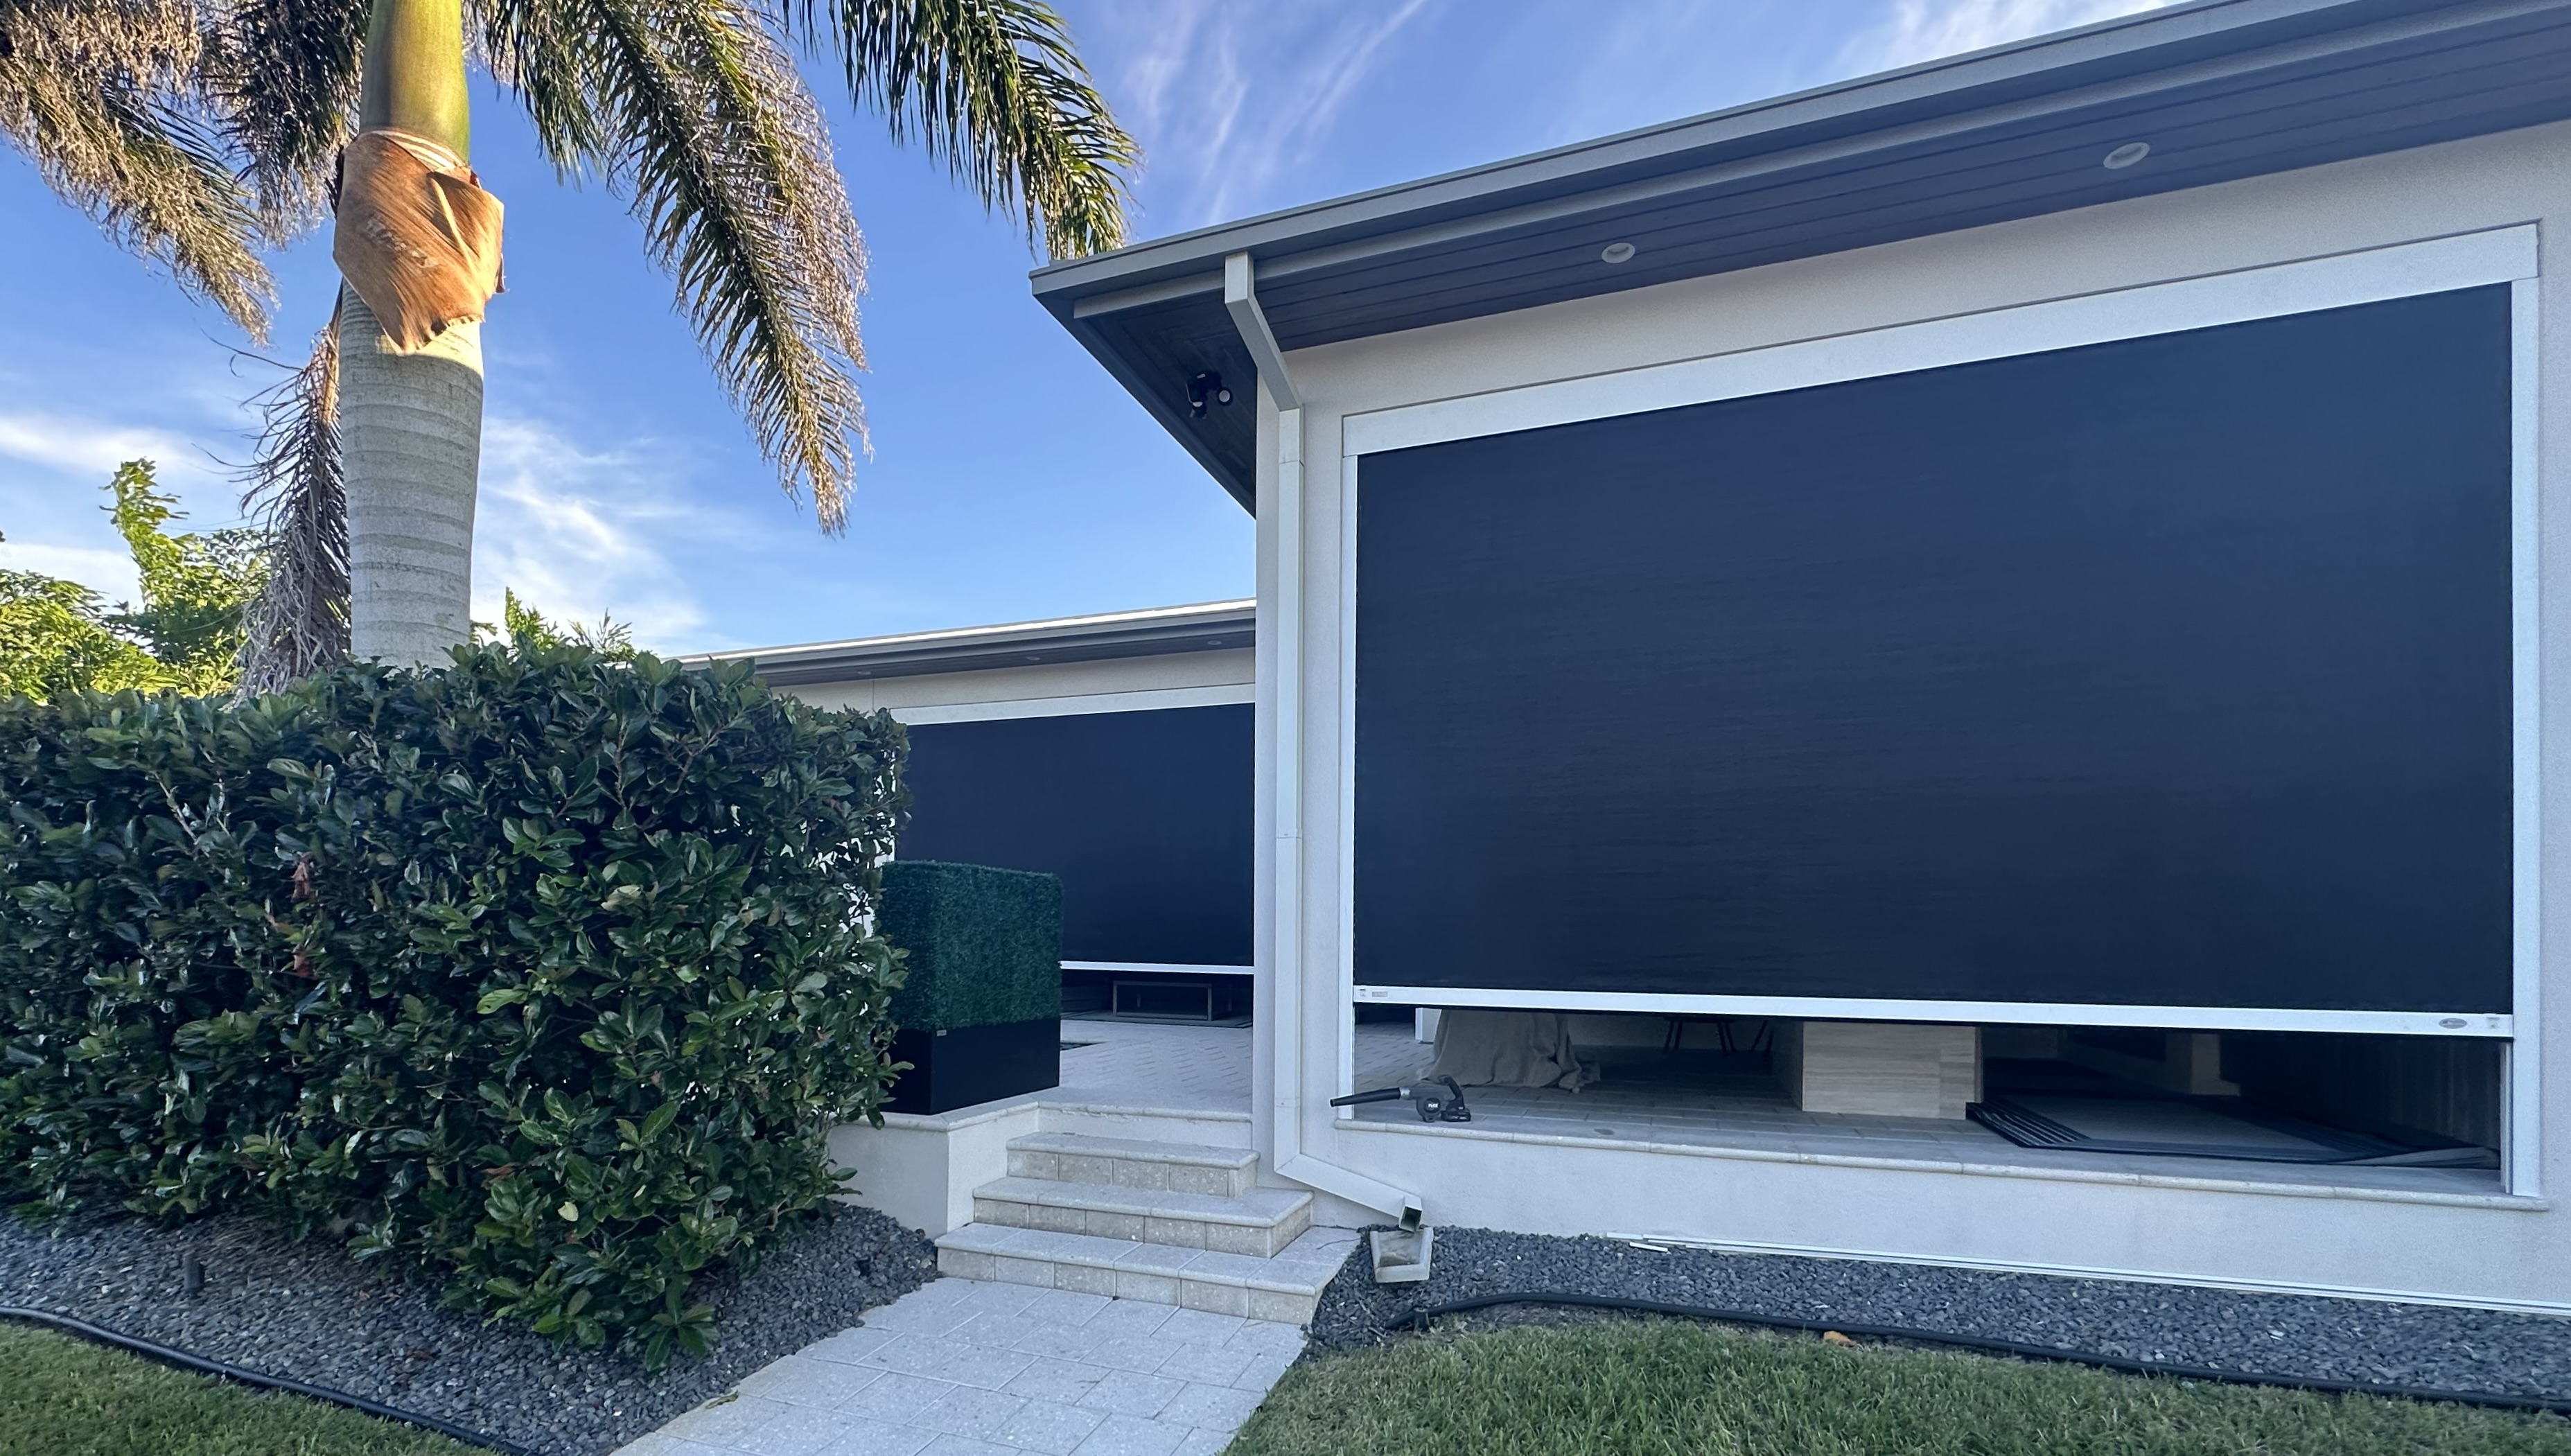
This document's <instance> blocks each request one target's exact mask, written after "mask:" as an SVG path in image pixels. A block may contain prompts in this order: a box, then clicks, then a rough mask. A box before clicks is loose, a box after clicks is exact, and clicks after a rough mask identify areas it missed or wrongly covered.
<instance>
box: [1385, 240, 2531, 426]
mask: <svg viewBox="0 0 2571 1456" xmlns="http://www.w3.org/2000/svg"><path fill="white" fill-rule="evenodd" d="M2535 275H2536V235H2535V228H2534V227H2533V226H2532V225H2526V224H2522V225H2519V226H2517V227H2513V228H2495V229H2491V230H2490V231H2488V232H2483V233H2465V234H2459V235H2457V236H2455V237H2451V238H2434V239H2429V240H2427V241H2426V242H2421V243H2400V244H2396V245H2394V246H2390V247H2377V248H2369V249H2366V250H2364V251H2361V252H2347V253H2338V254H2334V255H2331V256H2327V257H2314V258H2306V259H2304V260H2302V261H2298V262H2287V263H2278V264H2273V265H2269V266H2263V267H2255V268H2247V269H2243V270H2240V271H2237V272H2224V273H2214V274H2211V275H2208V276H2204V277H2194V278H2181V279H2176V280H2172V281H2167V282H2153V283H2144V284H2140V285H2137V286H2134V287H2128V288H2118V289H2114V290H2111V291H2108V292H2101V293H2084V294H2080V295H2077V296H2074V297H2069V298H2055V299H2050V300H2047V301H2044V302H2036V303H2012V304H2009V305H2006V306H2004V307H1998V308H1992V309H1989V310H1986V311H1983V312H1977V313H1962V314H1956V315H1953V316H1951V317H1946V318H1931V319H1926V320H1923V321H1920V322H1917V323H1899V324H1893V325H1890V326H1887V327H1883V328H1871V329H1865V330H1861V331H1859V332H1855V333H1843V334H1832V335H1829V336H1826V337H1822V338H1812V339H1804V340H1800V341H1799V342H1793V343H1782V344H1772V345H1765V346H1760V347H1754V348H1749V349H1743V350H1741V351H1739V352H1735V353H1725V354H1715V355H1712V356H1709V357H1706V358H1698V359H1682V360H1679V361H1676V362H1674V363H1667V364H1653V365H1647V366H1645V367H1642V368H1636V369H1621V370H1617V371H1615V372H1612V373H1605V374H1591V375H1587V376H1584V377H1581V378H1576V379H1558V380H1553V381H1551V382H1547V383H1542V384H1527V385H1520V386H1517V387H1515V388H1508V389H1496V390H1492V391H1490V392H1489V393H1485V394H1469V395H1464V396H1462V397H1459V398H1455V399H1439V400H1431V401H1428V402H1426V403H1422V404H1410V405H1402V406H1399V407H1396V408H1392V409H1381V410H1373V411H1369V412H1367V413H1364V414H1351V415H1349V416H1347V417H1346V419H1345V421H1344V422H1343V423H1342V426H1341V430H1342V433H1341V436H1340V438H1341V442H1342V443H1341V446H1340V449H1341V451H1342V453H1344V454H1346V455H1350V456H1358V455H1371V454H1374V453H1375V452H1377V451H1381V450H1400V449H1406V448H1408V447H1410V446H1414V445H1433V444H1439V443H1442V442H1445V441H1448V440H1461V439H1471V438H1474V437H1477V436H1482V435H1498V434H1508V433H1511V432H1514V431H1518V430H1532V429H1542V428H1545V427H1547V426H1550V425H1561V424H1572V423H1576V422H1578V421H1581V420H1592V419H1605V418H1609V417H1611V416H1615V415H1624V414H1642V413H1645V412H1647V411H1650V410H1657V409H1675V408H1678V407H1680V406H1683V405H1690V404H1705V403H1709V402H1711V401H1713V400H1718V399H1738V398H1741V397H1744V396H1747V395H1753V394H1773V393H1776V392H1778V391H1780V390H1785V389H1808V388H1811V387H1813V386H1816V385H1821V384H1837V383H1842V382H1844V381H1847V380H1850V379H1874V378H1880V377H1882V376H1884V375H1887V374H1907V373H1911V372H1914V371H1916V370H1920V369H1937V368H1945V367H1947V366H1950V365H1954V364H1967V363H1975V362H1979V361H1981V360H1984V359H2000V358H2008V357H2012V356H2014V355H2018V354H2033V353H2044V352H2048V351H2050V350H2053V349H2067V348H2079V347H2081V346H2083V345H2087V344H2096V343H2110V342H2113V341H2115V340H2118V339H2128V338H2142V337H2147V336H2149V335H2152V334H2162V333H2180V332H2184V331H2186V330H2189V329H2196V328H2212V327H2216V326H2219V325H2222V324H2227V323H2242V322H2246V321H2248V320H2250V319H2254V318H2276V317H2281V316H2283V315H2286V314H2290V313H2307V312H2312V311H2314V310H2316V309H2322V308H2343V307H2347V306H2349V305H2351V304H2356V303H2373V302H2379V301H2382V300H2384V299H2387V298H2406V297H2411V296H2413V295H2416V294H2420V293H2438V292H2444V291H2446V290H2448V289H2453V288H2469V287H2476V286H2479V285H2482V284H2488V283H2506V282H2514V281H2516V280H2517V279H2520V278H2531V277H2534V276H2535Z"/></svg>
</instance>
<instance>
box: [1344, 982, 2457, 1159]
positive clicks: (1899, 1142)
mask: <svg viewBox="0 0 2571 1456" xmlns="http://www.w3.org/2000/svg"><path fill="white" fill-rule="evenodd" d="M1355 1053H1356V1054H1355V1058H1354V1061H1355V1069H1354V1070H1355V1073H1356V1079H1355V1080H1356V1085H1357V1086H1358V1087H1361V1088H1371V1087H1390V1086H1397V1085H1399V1084H1401V1083H1405V1082H1410V1081H1414V1080H1416V1079H1418V1078H1420V1077H1423V1076H1425V1075H1427V1072H1428V1067H1429V1064H1430V1063H1432V1062H1434V1061H1435V1060H1436V1057H1437V1052H1436V1049H1435V1048H1434V1047H1430V1046H1426V1045H1423V1044H1422V1043H1420V1042H1418V1041H1416V1040H1414V1039H1413V1037H1412V1035H1411V1030H1410V1028H1409V1027H1408V1026H1406V1025H1401V1024H1396V1023H1386V1022H1361V1023H1359V1024H1358V1025H1357V1028H1356V1048H1355ZM1580 1055H1581V1057H1582V1059H1583V1060H1584V1061H1591V1060H1595V1061H1598V1062H1600V1063H1602V1064H1603V1065H1604V1067H1605V1070H1606V1080H1604V1081H1601V1082H1598V1083H1595V1084H1593V1085H1591V1086H1589V1087H1585V1088H1583V1089H1581V1090H1580V1091H1578V1092H1564V1091H1560V1090H1558V1089H1554V1088H1518V1087H1473V1088H1467V1089H1466V1090H1465V1093H1464V1101H1465V1103H1466V1104H1467V1105H1468V1106H1470V1107H1471V1108H1472V1110H1473V1122H1472V1125H1471V1128H1472V1130H1473V1131H1478V1132H1483V1133H1502V1134H1512V1133H1513V1134H1519V1135H1523V1136H1533V1137H1545V1138H1579V1139H1596V1140H1598V1141H1600V1142H1609V1141H1614V1142H1627V1143H1649V1144H1656V1145H1659V1146H1662V1147H1676V1148H1702V1149H1708V1150H1741V1151H1748V1152H1756V1153H1772V1154H1784V1155H1789V1156H1796V1155H1819V1156H1823V1157H1843V1158H1889V1159H1899V1160H1903V1161H1905V1162H1916V1163H1920V1164H1925V1165H1936V1166H1945V1167H1955V1166H1959V1165H1962V1166H1971V1167H1975V1168H1980V1169H2022V1170H2025V1171H2027V1172H2030V1173H2041V1172H2044V1171H2048V1170H2056V1169H2059V1170H2065V1171H2076V1172H2080V1173H2098V1174H2108V1175H2114V1176H2122V1177H2158V1178H2184V1179H2205V1180H2223V1181H2237V1182H2244V1183H2259V1184H2267V1185H2282V1186H2288V1187H2298V1186H2300V1187H2305V1188H2316V1189H2330V1190H2382V1191H2385V1192H2392V1193H2426V1194H2447V1195H2464V1196H2468V1197H2487V1196H2490V1195H2493V1194H2497V1193H2498V1192H2499V1191H2500V1184H2499V1175H2498V1174H2496V1173H2493V1172H2489V1171H2486V1170H2481V1169H2463V1168H2354V1167H2347V1166H2344V1165H2332V1164H2292V1163H2233V1162H2227V1161H2224V1160H2221V1159H2209V1158H2152V1157H2137V1156H2131V1155H2126V1154H2116V1153H2084V1152H2078V1151H2072V1150H2055V1149H2037V1148H2021V1147H2019V1146H2017V1145H2016V1144H2014V1143H2011V1142H2009V1141H2008V1140H2007V1139H2005V1138H2002V1137H2001V1136H1999V1135H1998V1134H1997V1133H1994V1132H1992V1131H1991V1130H1990V1129H1988V1128H1985V1127H1983V1126H1982V1125H1981V1124H1979V1123H1972V1122H1945V1121H1937V1120H1931V1119H1926V1118H1887V1117H1873V1116H1868V1115H1865V1114H1859V1113H1807V1112H1804V1111H1803V1110H1801V1109H1800V1108H1798V1107H1796V1106H1795V1105H1794V1103H1792V1102H1790V1101H1788V1100H1787V1098H1786V1097H1785V1096H1784V1095H1783V1093H1782V1092H1780V1091H1779V1090H1778V1089H1777V1087H1776V1086H1775V1084H1774V1083H1773V1082H1772V1081H1771V1080H1769V1079H1768V1078H1766V1077H1764V1076H1758V1077H1749V1076H1737V1075H1712V1076H1708V1075H1703V1074H1702V1073H1695V1074H1676V1075H1674V1074H1672V1073H1670V1072H1668V1071H1665V1070H1662V1069H1663V1067H1664V1065H1665V1062H1664V1059H1661V1058H1659V1057H1658V1056H1657V1055H1656V1054H1655V1053H1653V1052H1652V1051H1650V1050H1648V1049H1643V1050H1638V1049H1635V1048H1630V1047H1607V1048H1591V1047H1582V1048H1581V1049H1580ZM1356 1120H1357V1121H1358V1122H1360V1123H1368V1124H1377V1125H1390V1126H1393V1127H1399V1128H1403V1129H1404V1130H1405V1131H1407V1130H1411V1129H1418V1130H1419V1131H1422V1132H1427V1133H1431V1134H1436V1133H1443V1132H1446V1131H1448V1130H1447V1129H1446V1128H1444V1127H1443V1126H1440V1127H1438V1128H1434V1129H1420V1128H1419V1123H1418V1118H1417V1115H1416V1114H1415V1113H1413V1112H1412V1110H1411V1108H1410V1105H1409V1104H1407V1103H1376V1104H1373V1105H1370V1106H1366V1107H1360V1108H1358V1109H1356Z"/></svg>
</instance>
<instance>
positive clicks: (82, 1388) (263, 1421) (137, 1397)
mask: <svg viewBox="0 0 2571 1456" xmlns="http://www.w3.org/2000/svg"><path fill="white" fill-rule="evenodd" d="M146 1452H148V1453H151V1456H476V1453H475V1451H474V1448H473V1447H470V1446H467V1445H464V1444H462V1443H461V1442H457V1441H450V1440H448V1439H446V1438H445V1437H444V1436H438V1435H432V1434H430V1433H429V1432H427V1431H421V1430H414V1429H412V1428H411V1427H409V1426H401V1425H394V1424H392V1423H391V1422H389V1421H379V1420H376V1419H374V1418H373V1417H371V1416H364V1415H359V1414H358V1413H356V1412H355V1411H352V1410H343V1409H341V1408H339V1407H338V1406H335V1405H323V1404H321V1403H320V1402H318V1401H311V1400H304V1399H302V1398H301V1397H299V1396H292V1395H276V1394H266V1393H259V1392H256V1391H253V1390H250V1389H248V1388H247V1387H244V1386H240V1385H232V1384H227V1383H226V1382H224V1381H221V1380H216V1379H213V1378H211V1377H208V1376H203V1375H188V1374H182V1373H181V1372H179V1371H177V1370H173V1369H170V1368H169V1367H167V1366H164V1365H156V1364H153V1363H152V1362H151V1361H149V1360H145V1359H141V1358H139V1357H137V1356H134V1355H129V1354H127V1353H125V1352H124V1351H123V1350H111V1349H104V1348H101V1347H100V1346H98V1345H94V1344H90V1343H88V1342H87V1341H85V1340H76V1339H73V1338H71V1337H70V1336H68V1335H59V1334H54V1333H52V1332H50V1331H47V1330H38V1329H29V1328H27V1327H25V1326H23V1325H4V1324H0V1456H141V1453H146ZM485 1456H487V1453H485Z"/></svg>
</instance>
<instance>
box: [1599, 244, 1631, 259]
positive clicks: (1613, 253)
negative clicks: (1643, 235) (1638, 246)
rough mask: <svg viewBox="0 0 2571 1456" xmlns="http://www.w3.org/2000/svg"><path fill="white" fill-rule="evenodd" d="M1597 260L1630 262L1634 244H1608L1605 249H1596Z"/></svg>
mask: <svg viewBox="0 0 2571 1456" xmlns="http://www.w3.org/2000/svg"><path fill="white" fill-rule="evenodd" d="M1598 260H1599V261H1600V262H1631V261H1633V260H1634V244H1632V243H1608V244H1607V245H1606V246H1605V247H1602V248H1600V249H1598Z"/></svg>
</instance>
